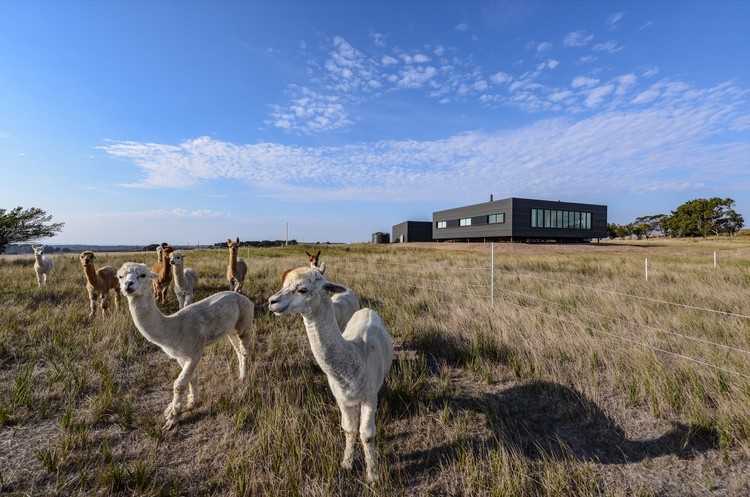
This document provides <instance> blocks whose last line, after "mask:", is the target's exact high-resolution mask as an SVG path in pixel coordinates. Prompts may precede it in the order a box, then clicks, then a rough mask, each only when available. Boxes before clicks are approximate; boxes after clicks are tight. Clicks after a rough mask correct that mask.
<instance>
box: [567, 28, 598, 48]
mask: <svg viewBox="0 0 750 497" xmlns="http://www.w3.org/2000/svg"><path fill="white" fill-rule="evenodd" d="M593 39H594V35H592V34H588V33H586V31H573V32H572V33H568V34H567V35H565V39H564V40H563V44H564V45H565V46H566V47H584V46H586V45H588V44H589V42H590V41H591V40H593Z"/></svg>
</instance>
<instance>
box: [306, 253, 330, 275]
mask: <svg viewBox="0 0 750 497" xmlns="http://www.w3.org/2000/svg"><path fill="white" fill-rule="evenodd" d="M305 253H306V254H307V261H308V262H309V263H310V267H314V268H316V269H319V270H320V273H321V274H324V273H325V272H326V263H325V262H324V263H323V264H320V250H318V253H317V254H311V253H310V252H308V251H307V250H305Z"/></svg>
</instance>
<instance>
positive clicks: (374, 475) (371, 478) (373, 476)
mask: <svg viewBox="0 0 750 497" xmlns="http://www.w3.org/2000/svg"><path fill="white" fill-rule="evenodd" d="M365 479H366V480H367V481H368V482H369V483H373V482H376V481H378V480H380V474H378V472H376V471H367V474H366V475H365Z"/></svg>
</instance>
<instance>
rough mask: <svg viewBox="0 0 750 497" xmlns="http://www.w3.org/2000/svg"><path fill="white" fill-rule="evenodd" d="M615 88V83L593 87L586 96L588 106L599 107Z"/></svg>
mask: <svg viewBox="0 0 750 497" xmlns="http://www.w3.org/2000/svg"><path fill="white" fill-rule="evenodd" d="M614 89H615V85H613V84H608V85H603V86H598V87H596V88H592V89H591V90H590V91H589V92H588V96H587V97H586V107H598V106H599V105H600V104H601V103H602V102H603V101H604V99H605V98H606V97H607V96H609V94H610V93H612V91H613V90H614Z"/></svg>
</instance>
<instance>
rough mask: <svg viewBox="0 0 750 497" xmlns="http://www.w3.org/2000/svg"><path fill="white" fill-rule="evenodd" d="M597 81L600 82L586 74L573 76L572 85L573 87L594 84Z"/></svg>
mask: <svg viewBox="0 0 750 497" xmlns="http://www.w3.org/2000/svg"><path fill="white" fill-rule="evenodd" d="M597 83H599V80H598V79H594V78H587V77H586V76H576V77H575V78H573V81H572V82H571V83H570V86H571V87H573V88H580V87H582V86H594V85H595V84H597Z"/></svg>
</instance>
